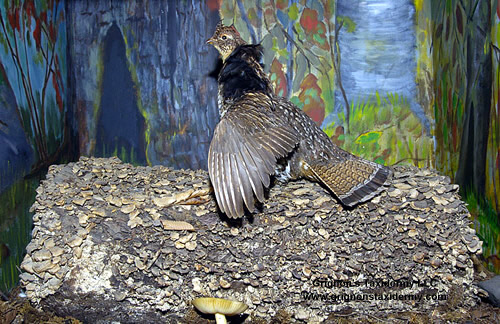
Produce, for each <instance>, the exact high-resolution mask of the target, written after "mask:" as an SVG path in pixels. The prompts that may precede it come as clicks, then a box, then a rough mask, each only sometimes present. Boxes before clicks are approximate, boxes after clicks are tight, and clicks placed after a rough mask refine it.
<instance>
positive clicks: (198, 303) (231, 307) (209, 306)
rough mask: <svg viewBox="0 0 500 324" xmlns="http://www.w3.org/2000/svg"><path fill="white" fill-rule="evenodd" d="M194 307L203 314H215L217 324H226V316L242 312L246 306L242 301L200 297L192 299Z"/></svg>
mask: <svg viewBox="0 0 500 324" xmlns="http://www.w3.org/2000/svg"><path fill="white" fill-rule="evenodd" d="M192 303H193V305H194V307H196V309H197V310H199V311H200V312H202V313H203V314H213V315H215V322H216V323H217V324H226V323H227V321H226V316H233V315H237V314H240V313H242V312H244V311H245V310H246V309H247V308H248V306H247V305H246V304H244V303H242V302H239V301H234V300H229V299H224V298H214V297H200V298H196V299H195V300H193V301H192Z"/></svg>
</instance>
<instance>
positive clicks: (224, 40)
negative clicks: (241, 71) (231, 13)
mask: <svg viewBox="0 0 500 324" xmlns="http://www.w3.org/2000/svg"><path fill="white" fill-rule="evenodd" d="M207 44H211V45H213V46H214V47H215V48H216V49H217V50H218V51H219V53H220V55H221V56H222V60H223V61H225V60H226V59H227V58H228V57H229V55H231V53H232V52H233V51H234V50H235V49H236V48H237V47H238V46H240V45H244V44H246V42H245V41H244V40H243V39H242V38H241V36H240V33H238V31H237V30H236V28H235V27H234V26H233V25H231V26H223V25H222V22H219V23H218V24H217V27H216V29H215V32H214V34H213V36H212V37H210V38H209V39H208V40H207Z"/></svg>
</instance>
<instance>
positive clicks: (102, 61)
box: [68, 0, 219, 169]
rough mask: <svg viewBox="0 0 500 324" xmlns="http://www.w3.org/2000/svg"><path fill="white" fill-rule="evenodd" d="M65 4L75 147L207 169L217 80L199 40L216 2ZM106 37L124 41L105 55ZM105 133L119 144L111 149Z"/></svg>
mask: <svg viewBox="0 0 500 324" xmlns="http://www.w3.org/2000/svg"><path fill="white" fill-rule="evenodd" d="M68 7H69V8H68V15H69V17H68V20H69V22H70V23H69V25H70V26H69V27H70V32H69V34H70V37H71V39H72V48H71V60H72V63H73V67H74V68H73V69H72V73H73V75H72V78H73V82H74V84H73V87H74V88H75V94H74V100H75V101H74V103H73V105H74V106H76V111H77V113H76V116H77V119H78V120H79V121H80V129H79V133H80V151H81V153H82V154H84V155H101V156H110V155H117V156H118V157H120V158H121V159H122V160H124V161H127V162H133V163H135V164H145V163H147V164H150V165H156V164H162V165H167V166H171V167H175V168H193V169H198V168H206V161H207V154H208V146H209V144H210V139H211V136H212V131H213V129H214V128H215V125H216V124H217V121H218V111H217V103H216V96H217V83H216V80H215V79H213V78H211V77H210V76H209V73H210V72H211V71H212V70H213V69H214V66H215V62H216V55H217V54H216V52H215V50H213V49H210V48H209V47H208V46H207V45H206V44H205V40H206V39H207V38H208V37H210V36H211V33H213V30H214V29H215V25H216V24H217V22H218V20H219V15H218V12H217V10H216V8H212V9H213V10H210V9H209V8H208V7H207V5H206V3H205V1H197V0H191V1H159V0H154V1H148V2H145V1H136V0H134V1H126V2H125V1H117V2H115V1H113V2H111V1H86V0H77V1H70V2H68ZM112 26H115V27H112ZM111 28H113V29H114V28H116V29H115V32H113V34H110V33H111V30H110V29H111ZM110 35H114V36H110ZM120 35H121V36H120ZM120 37H121V38H122V40H120V39H119V38H120ZM110 42H112V43H115V44H118V45H119V44H123V46H121V45H120V46H118V47H117V48H115V49H114V50H113V51H114V52H113V53H115V54H114V55H109V53H108V52H107V51H108V50H109V49H110V48H112V47H110V46H112V44H111V43H110ZM113 71H115V72H116V73H118V72H119V73H120V75H122V78H120V79H119V80H118V79H113V78H112V73H113ZM109 132H111V133H109ZM110 136H111V137H116V138H117V139H121V142H122V143H121V144H120V147H116V149H115V147H112V146H111V147H109V146H110V143H108V142H109V141H110V140H112V138H109V137H110ZM102 147H105V148H106V147H108V148H107V149H106V150H102Z"/></svg>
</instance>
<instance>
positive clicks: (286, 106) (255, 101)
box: [207, 23, 391, 218]
mask: <svg viewBox="0 0 500 324" xmlns="http://www.w3.org/2000/svg"><path fill="white" fill-rule="evenodd" d="M207 43H208V44H211V45H213V46H214V47H215V48H216V49H217V50H218V51H219V53H220V54H221V56H222V60H223V66H222V69H221V70H220V72H219V76H218V83H219V90H218V91H219V94H218V105H219V112H220V118H221V120H220V122H219V124H218V125H217V127H216V128H215V132H214V136H213V139H212V142H211V143H210V149H209V155H208V172H209V175H210V180H211V181H212V185H213V187H214V191H215V196H216V199H217V203H218V205H219V208H220V210H221V211H222V212H224V213H226V215H228V216H229V217H231V218H238V217H241V216H243V215H244V213H245V210H244V206H243V205H245V206H246V207H247V209H248V210H249V211H253V210H254V204H255V200H254V195H255V197H257V200H258V201H260V202H263V201H264V187H266V188H267V187H269V185H270V176H272V175H275V176H276V178H277V179H279V180H285V181H286V180H290V179H292V180H293V179H298V178H302V177H304V178H306V179H309V180H312V181H318V182H320V183H322V184H324V185H325V186H326V187H327V188H328V189H329V190H330V191H331V192H333V193H334V194H335V196H337V198H338V199H339V200H340V201H341V202H342V204H344V205H346V206H353V205H355V204H357V203H360V202H364V201H366V200H368V199H370V198H372V197H373V196H375V195H376V194H377V193H379V192H380V191H381V190H383V185H384V183H385V182H387V181H388V178H389V176H390V174H391V171H390V170H389V168H387V167H384V166H382V165H379V164H377V163H374V162H370V161H367V160H364V159H361V158H359V157H357V156H354V155H352V154H350V153H348V152H346V151H344V150H342V149H340V148H339V147H337V146H336V145H335V144H333V143H332V141H331V140H330V138H328V136H327V135H326V134H325V133H324V132H323V131H322V130H321V129H320V128H319V127H318V126H317V125H316V124H315V123H314V122H313V120H312V119H311V118H310V117H309V116H307V115H306V114H305V113H304V112H303V111H302V110H300V109H299V108H298V107H296V106H295V105H294V104H292V103H291V102H290V101H289V100H288V99H286V98H282V97H278V96H275V95H274V92H273V89H272V86H271V82H270V80H269V78H268V77H267V75H266V74H265V72H264V71H263V69H262V66H261V64H260V63H259V62H260V59H261V56H262V46H261V45H248V44H246V42H245V41H244V40H243V39H242V38H241V37H240V35H239V33H238V31H237V30H236V28H234V26H229V27H227V26H223V25H222V24H221V23H219V24H218V25H217V29H216V30H215V33H214V35H213V36H212V37H211V38H209V39H208V40H207Z"/></svg>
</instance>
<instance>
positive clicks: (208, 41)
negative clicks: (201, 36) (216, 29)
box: [205, 37, 215, 45]
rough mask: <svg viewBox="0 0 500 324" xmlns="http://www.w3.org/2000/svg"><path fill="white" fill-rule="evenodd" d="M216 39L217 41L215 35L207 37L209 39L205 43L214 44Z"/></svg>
mask: <svg viewBox="0 0 500 324" xmlns="http://www.w3.org/2000/svg"><path fill="white" fill-rule="evenodd" d="M214 41H215V39H214V38H213V37H210V38H209V39H207V41H206V42H205V43H206V44H210V45H213V43H214Z"/></svg>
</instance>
